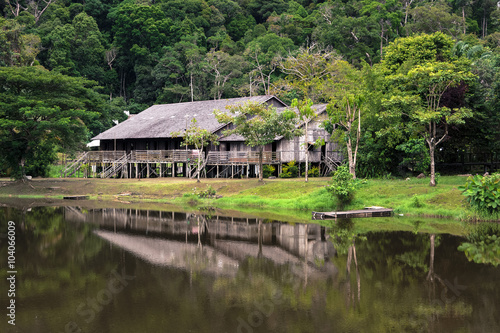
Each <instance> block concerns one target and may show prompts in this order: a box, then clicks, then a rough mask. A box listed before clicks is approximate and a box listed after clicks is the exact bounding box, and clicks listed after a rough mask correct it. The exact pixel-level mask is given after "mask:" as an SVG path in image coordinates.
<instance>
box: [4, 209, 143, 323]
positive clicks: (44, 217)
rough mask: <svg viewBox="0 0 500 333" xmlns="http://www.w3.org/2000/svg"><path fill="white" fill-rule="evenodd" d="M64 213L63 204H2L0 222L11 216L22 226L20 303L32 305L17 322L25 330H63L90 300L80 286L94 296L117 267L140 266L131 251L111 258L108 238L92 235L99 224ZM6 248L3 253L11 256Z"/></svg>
mask: <svg viewBox="0 0 500 333" xmlns="http://www.w3.org/2000/svg"><path fill="white" fill-rule="evenodd" d="M63 212H64V208H59V207H36V208H32V209H27V210H16V209H0V222H3V221H2V220H3V219H5V220H12V221H15V222H16V226H17V230H16V269H17V270H18V273H19V274H18V281H17V290H18V292H17V293H16V302H19V303H21V304H29V306H26V307H23V311H19V313H17V316H16V317H17V318H16V319H17V325H16V326H18V327H20V328H21V329H22V330H23V331H31V332H52V331H59V330H60V329H64V325H65V324H66V323H67V322H68V321H69V320H71V319H72V318H74V317H75V309H76V308H77V307H78V305H79V304H80V303H81V302H82V301H83V300H85V298H83V296H82V298H78V297H75V295H74V292H75V290H79V292H82V291H83V292H87V293H88V295H93V296H95V295H96V294H97V292H98V291H99V290H101V289H102V288H103V287H105V286H106V283H107V280H108V279H109V276H110V274H111V272H112V271H113V270H117V271H120V272H121V269H122V267H123V268H125V270H126V271H127V272H128V273H129V274H133V270H134V267H131V266H130V265H135V260H126V257H127V256H129V255H128V254H127V253H126V252H124V251H122V252H120V253H119V256H115V257H113V258H111V257H110V256H109V251H107V247H105V246H104V245H106V243H105V242H104V241H102V240H100V239H99V238H98V237H95V236H94V235H93V234H92V230H93V229H94V226H92V225H89V224H85V223H68V222H67V221H65V219H64V214H63ZM0 225H4V223H0ZM5 225H6V224H5ZM2 251H3V248H2ZM2 251H0V254H1V255H2V257H6V256H4V255H3V253H2ZM96 262H99V264H98V265H97V267H95V268H94V269H92V270H89V265H94V264H95V263H96ZM33 318H36V319H33ZM46 318H57V320H51V321H48V320H47V319H46Z"/></svg>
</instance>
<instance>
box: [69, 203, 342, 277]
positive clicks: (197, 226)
mask: <svg viewBox="0 0 500 333" xmlns="http://www.w3.org/2000/svg"><path fill="white" fill-rule="evenodd" d="M65 218H66V220H69V221H79V222H89V223H93V224H97V225H99V227H100V229H101V230H99V231H98V232H96V233H97V234H98V235H99V236H100V237H102V238H104V239H106V240H108V241H110V242H111V243H113V244H115V245H117V246H119V247H121V248H124V249H126V250H128V251H130V252H132V253H134V254H136V255H138V256H139V257H141V258H143V259H145V260H147V261H149V262H152V263H154V264H159V265H166V266H171V267H176V268H184V269H193V267H194V266H196V268H197V269H196V270H204V271H206V272H212V273H216V274H219V273H221V274H229V275H232V274H235V273H236V271H237V266H238V262H241V261H243V260H244V259H245V258H247V257H248V256H251V257H262V258H266V259H269V260H272V261H273V262H275V263H276V264H280V265H281V264H291V266H292V267H293V271H294V273H296V274H297V275H299V276H304V275H306V276H307V277H314V276H322V277H324V276H325V275H333V274H336V271H337V270H336V268H335V267H334V266H333V264H332V263H331V262H330V261H329V258H330V257H331V256H333V255H334V253H335V250H334V249H333V245H332V243H331V242H329V241H326V237H325V228H324V227H322V226H320V225H316V224H300V223H296V224H288V223H282V222H269V223H263V221H262V219H257V218H241V217H230V216H218V215H199V214H190V213H180V212H165V211H148V210H138V209H115V208H112V209H109V208H108V209H95V210H90V211H88V212H85V213H84V212H82V211H81V210H80V209H78V208H75V207H66V210H65ZM145 236H149V237H145ZM151 236H153V237H151ZM200 248H201V249H202V251H203V257H204V260H203V263H202V260H201V259H200V258H199V254H200V251H199V249H200ZM193 260H194V261H193Z"/></svg>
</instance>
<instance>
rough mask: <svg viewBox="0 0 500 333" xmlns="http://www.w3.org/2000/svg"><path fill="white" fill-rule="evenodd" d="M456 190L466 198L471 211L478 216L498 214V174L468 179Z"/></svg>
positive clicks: (499, 189)
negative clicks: (475, 212)
mask: <svg viewBox="0 0 500 333" xmlns="http://www.w3.org/2000/svg"><path fill="white" fill-rule="evenodd" d="M458 189H459V190H460V191H462V194H463V195H465V196H466V197H467V199H466V200H467V201H468V202H469V204H470V205H471V207H472V209H474V210H475V211H477V212H478V213H479V214H480V215H483V216H484V215H487V216H498V215H499V214H500V174H498V173H497V174H493V175H491V176H479V175H476V176H474V177H469V178H467V182H466V183H465V185H464V186H459V187H458Z"/></svg>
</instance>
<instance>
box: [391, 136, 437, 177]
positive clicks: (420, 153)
mask: <svg viewBox="0 0 500 333" xmlns="http://www.w3.org/2000/svg"><path fill="white" fill-rule="evenodd" d="M396 149H397V150H399V151H402V152H403V153H404V156H403V161H402V162H401V163H400V164H399V165H400V166H401V167H405V168H408V170H410V171H412V172H417V173H421V172H426V171H427V170H429V165H430V163H431V161H430V158H429V154H428V152H427V147H426V146H425V141H424V139H423V138H420V139H410V140H408V141H406V142H404V143H402V144H400V145H398V146H396Z"/></svg>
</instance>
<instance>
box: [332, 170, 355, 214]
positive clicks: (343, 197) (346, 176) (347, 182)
mask: <svg viewBox="0 0 500 333" xmlns="http://www.w3.org/2000/svg"><path fill="white" fill-rule="evenodd" d="M357 187H358V182H357V181H356V180H355V179H353V178H352V175H351V174H350V173H349V167H348V166H347V165H341V166H339V167H338V168H337V170H336V171H335V173H334V174H333V177H332V184H331V185H330V186H328V187H327V188H326V189H327V191H328V192H329V193H330V194H331V195H332V196H334V197H335V198H337V200H338V202H339V203H340V206H343V205H346V204H348V203H350V202H351V201H352V200H353V199H354V194H355V192H356V189H357Z"/></svg>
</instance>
